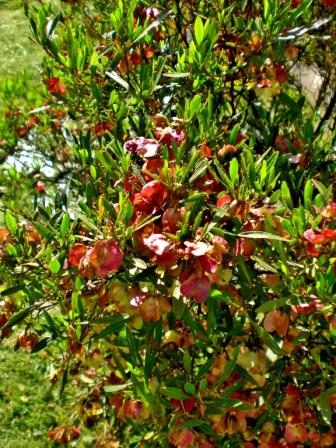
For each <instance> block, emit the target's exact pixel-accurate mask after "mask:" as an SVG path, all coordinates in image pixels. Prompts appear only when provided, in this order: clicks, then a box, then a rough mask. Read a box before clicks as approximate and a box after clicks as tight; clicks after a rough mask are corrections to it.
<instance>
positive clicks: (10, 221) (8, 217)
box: [5, 212, 18, 235]
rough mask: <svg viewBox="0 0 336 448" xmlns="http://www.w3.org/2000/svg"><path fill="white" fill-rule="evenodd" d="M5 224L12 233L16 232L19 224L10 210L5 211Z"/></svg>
mask: <svg viewBox="0 0 336 448" xmlns="http://www.w3.org/2000/svg"><path fill="white" fill-rule="evenodd" d="M5 225H6V227H7V229H8V230H9V231H10V233H11V234H12V235H15V234H16V232H17V230H18V225H17V222H16V219H15V218H14V216H13V215H12V214H11V213H9V212H6V213H5Z"/></svg>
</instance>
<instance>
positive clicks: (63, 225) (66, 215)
mask: <svg viewBox="0 0 336 448" xmlns="http://www.w3.org/2000/svg"><path fill="white" fill-rule="evenodd" d="M69 227H70V215H69V213H64V215H63V218H62V222H61V236H62V237H63V238H64V236H65V235H66V233H67V231H68V230H69Z"/></svg>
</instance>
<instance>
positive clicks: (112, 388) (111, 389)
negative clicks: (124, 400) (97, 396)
mask: <svg viewBox="0 0 336 448" xmlns="http://www.w3.org/2000/svg"><path fill="white" fill-rule="evenodd" d="M130 385H131V383H125V384H109V385H108V386H104V391H105V392H107V393H110V394H115V393H117V392H120V391H121V390H125V389H128V388H129V387H130Z"/></svg>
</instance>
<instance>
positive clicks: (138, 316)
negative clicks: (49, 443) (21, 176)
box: [0, 0, 336, 448]
mask: <svg viewBox="0 0 336 448" xmlns="http://www.w3.org/2000/svg"><path fill="white" fill-rule="evenodd" d="M334 11H335V10H334V5H333V3H332V2H320V1H316V2H313V1H311V0H303V1H300V2H287V1H282V2H279V1H276V0H272V1H264V2H248V1H216V2H213V1H212V2H208V1H189V2H184V1H182V2H173V1H158V2H156V4H155V7H154V6H150V5H148V4H147V3H146V2H137V1H128V2H116V1H108V2H106V1H105V2H101V1H98V0H96V1H90V2H82V1H81V0H78V1H75V0H73V1H64V2H62V7H61V9H59V10H57V7H56V6H54V7H53V6H52V5H49V4H41V5H39V6H38V7H31V8H30V9H29V8H28V5H26V13H27V15H29V17H30V23H31V27H32V30H33V33H34V35H35V39H36V40H37V41H38V42H39V44H40V45H41V46H42V47H43V48H44V50H45V51H46V54H47V56H46V59H45V61H44V84H45V87H46V90H47V91H48V92H49V93H48V94H46V93H44V94H43V93H42V95H44V97H45V101H48V103H47V104H45V106H46V107H45V108H44V109H43V110H41V111H40V112H39V113H40V115H39V117H40V120H39V123H38V124H37V128H36V130H35V131H34V132H29V133H28V134H27V135H24V136H23V135H22V136H21V135H20V136H19V137H20V138H24V137H26V138H28V139H30V140H29V141H30V142H31V145H32V151H34V150H35V149H34V144H35V142H36V148H37V150H38V148H39V143H40V142H41V139H43V141H45V142H47V143H46V147H45V150H46V151H47V153H46V157H47V158H48V157H49V158H50V160H51V161H52V164H53V169H54V173H53V176H52V178H51V181H50V186H49V185H47V184H46V183H45V182H44V179H45V177H46V175H45V173H44V172H43V170H41V171H39V173H38V176H39V177H38V179H39V182H40V183H38V184H36V190H35V198H34V201H32V203H31V204H30V206H29V207H27V210H24V211H22V210H20V209H18V208H17V207H15V204H13V201H12V202H10V201H8V205H7V207H6V211H5V213H4V223H5V227H4V228H3V229H2V230H1V245H2V254H1V257H2V264H1V278H2V283H3V286H2V293H1V294H2V297H3V299H4V300H3V302H2V312H1V315H0V319H1V320H0V322H1V323H0V325H1V328H2V336H3V337H6V336H7V335H8V333H9V332H10V330H11V329H15V328H16V327H17V326H18V325H19V326H20V327H21V328H22V325H24V326H25V327H24V328H25V333H24V335H21V336H20V338H19V341H18V342H19V345H20V346H21V347H23V348H25V349H27V350H31V351H32V352H36V351H39V350H43V349H46V350H47V353H49V354H50V356H54V357H55V358H56V362H57V363H58V367H59V368H58V370H57V373H56V374H55V379H59V380H60V392H61V393H63V392H64V388H65V387H66V383H67V381H69V379H71V380H72V381H73V382H74V384H75V385H76V387H78V390H79V393H78V413H77V417H76V421H73V420H72V421H71V420H70V419H69V425H68V426H67V427H57V428H55V429H53V430H52V431H51V432H50V433H49V437H50V439H51V440H53V441H54V442H55V443H59V444H62V443H69V442H72V441H74V440H77V439H78V437H79V436H80V433H79V431H80V430H79V426H87V427H89V428H92V430H94V431H95V433H96V446H97V447H103V446H104V447H106V446H134V447H135V446H139V447H140V446H148V447H152V446H162V447H165V446H166V447H168V446H176V447H181V446H190V447H203V448H204V447H211V446H223V447H224V446H225V447H235V446H243V447H249V448H251V447H254V446H258V447H262V448H266V447H296V446H297V447H299V446H312V447H320V446H321V447H322V446H323V447H324V446H332V445H333V444H335V438H336V434H335V430H334V426H335V425H334V423H335V421H334V420H335V414H334V411H335V406H336V401H335V397H336V388H335V381H334V373H335V369H336V346H335V337H336V322H335V317H334V308H335V303H334V298H335V284H336V275H335V271H336V264H335V263H336V251H335V248H336V246H335V245H336V243H335V240H336V228H335V224H336V202H335V201H334V196H333V195H334V190H335V184H334V176H335V164H334V163H333V162H334V161H335V132H334V130H333V126H334V123H333V114H332V111H333V107H334V103H335V100H334V99H333V98H330V100H329V102H327V104H324V103H323V104H321V105H320V111H321V113H320V114H319V110H315V108H314V107H313V106H312V105H311V104H310V103H309V101H308V100H307V98H306V97H305V95H304V94H303V93H302V91H301V90H300V89H298V88H297V80H296V79H295V78H294V77H293V74H292V71H291V70H290V69H291V67H292V66H293V65H294V64H298V63H299V62H298V61H299V59H300V57H301V58H304V55H305V54H306V51H309V48H310V45H313V44H312V43H311V42H313V43H314V40H317V39H319V43H320V47H321V49H322V50H323V51H324V54H326V55H328V57H332V55H333V50H334V48H333V45H334V44H332V43H330V41H329V40H328V39H327V36H328V35H329V34H328V33H330V35H332V33H334V32H335V30H334V24H333V21H332V17H334V14H335V12H334ZM308 56H309V57H310V58H311V57H313V56H314V52H310V53H309V54H308ZM53 117H54V118H55V117H56V118H55V120H56V121H54V118H53ZM55 123H57V126H55ZM7 125H8V130H7V132H9V133H10V132H11V130H12V129H13V126H12V125H11V124H8V123H7V124H6V126H7ZM48 142H49V143H48ZM7 144H8V142H7V143H6V145H7ZM11 145H13V143H11ZM14 145H15V144H14ZM14 147H16V146H14ZM60 167H61V168H60ZM64 167H65V168H66V169H64ZM29 175H31V173H30V174H29ZM35 175H36V173H35ZM28 177H29V176H28ZM34 179H36V178H34ZM49 180H50V179H49ZM38 185H39V187H38ZM41 185H42V186H41ZM37 187H38V188H37ZM57 190H59V191H57ZM74 425H75V426H74ZM73 443H75V442H73Z"/></svg>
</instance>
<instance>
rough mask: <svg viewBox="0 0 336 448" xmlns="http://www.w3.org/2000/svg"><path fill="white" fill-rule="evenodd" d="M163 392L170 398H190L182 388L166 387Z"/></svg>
mask: <svg viewBox="0 0 336 448" xmlns="http://www.w3.org/2000/svg"><path fill="white" fill-rule="evenodd" d="M162 392H163V393H164V394H165V395H167V397H168V398H172V399H174V400H186V399H187V398H189V396H188V395H187V394H185V393H184V392H182V390H181V389H178V388H177V387H166V388H165V389H163V391H162Z"/></svg>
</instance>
